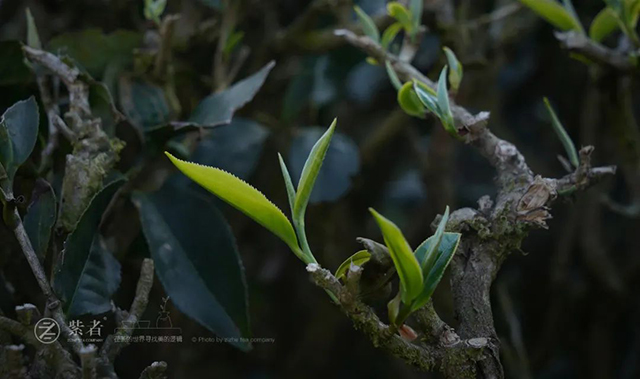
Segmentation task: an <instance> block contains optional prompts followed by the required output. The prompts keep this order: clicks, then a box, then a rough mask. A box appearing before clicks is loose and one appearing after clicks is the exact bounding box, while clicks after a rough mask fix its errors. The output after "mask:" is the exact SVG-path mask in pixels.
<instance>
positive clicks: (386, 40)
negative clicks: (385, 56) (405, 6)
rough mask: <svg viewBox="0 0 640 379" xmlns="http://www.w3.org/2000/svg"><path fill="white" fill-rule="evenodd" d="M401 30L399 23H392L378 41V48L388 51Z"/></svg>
mask: <svg viewBox="0 0 640 379" xmlns="http://www.w3.org/2000/svg"><path fill="white" fill-rule="evenodd" d="M400 30H402V24H401V23H399V22H394V23H393V24H391V25H389V27H388V28H387V29H385V31H384V32H383V33H382V39H381V40H380V46H382V47H383V48H384V49H388V48H389V45H391V42H393V40H394V39H395V38H396V36H397V35H398V33H400Z"/></svg>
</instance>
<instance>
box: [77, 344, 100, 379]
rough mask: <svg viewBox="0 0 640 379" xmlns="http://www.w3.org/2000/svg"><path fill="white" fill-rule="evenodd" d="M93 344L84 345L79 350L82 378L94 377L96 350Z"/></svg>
mask: <svg viewBox="0 0 640 379" xmlns="http://www.w3.org/2000/svg"><path fill="white" fill-rule="evenodd" d="M97 351H98V349H97V348H96V346H95V345H88V346H85V347H84V348H83V349H82V351H81V352H80V365H81V367H82V379H96V352H97Z"/></svg>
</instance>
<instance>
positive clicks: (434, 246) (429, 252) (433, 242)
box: [414, 206, 449, 279]
mask: <svg viewBox="0 0 640 379" xmlns="http://www.w3.org/2000/svg"><path fill="white" fill-rule="evenodd" d="M448 221H449V207H448V206H447V208H446V209H445V211H444V215H442V219H440V223H439V224H438V229H436V232H435V234H434V235H432V236H431V237H429V238H428V239H427V241H430V242H428V243H427V241H425V242H423V243H422V244H421V245H420V246H418V248H417V249H416V251H415V253H414V254H415V255H416V259H418V262H419V263H420V266H421V267H422V272H423V273H424V274H428V273H429V271H431V268H432V267H433V264H434V262H435V261H436V259H437V254H438V249H439V248H440V242H441V241H442V236H443V235H444V229H445V227H446V226H447V222H448ZM423 250H424V251H423ZM425 279H427V278H425Z"/></svg>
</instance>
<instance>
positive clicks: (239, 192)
mask: <svg viewBox="0 0 640 379" xmlns="http://www.w3.org/2000/svg"><path fill="white" fill-rule="evenodd" d="M165 154H166V155H167V156H168V157H169V159H170V160H171V162H172V163H173V164H174V165H175V166H176V167H177V168H178V169H179V170H180V171H182V172H183V173H184V174H185V175H187V176H188V177H189V178H191V179H192V180H193V181H195V182H196V183H198V184H200V185H201V186H202V187H204V188H205V189H206V190H208V191H209V192H211V193H213V194H214V195H216V196H217V197H219V198H220V199H222V200H224V201H225V202H227V203H229V204H230V205H231V206H233V207H234V208H236V209H238V210H239V211H241V212H242V213H244V214H246V215H247V216H249V217H251V218H252V219H253V220H254V221H256V222H257V223H258V224H260V225H262V226H263V227H265V228H267V229H268V230H269V231H271V232H272V233H273V234H275V235H276V236H278V237H279V238H280V239H281V240H282V241H284V242H285V243H286V244H287V245H288V246H289V248H291V250H292V251H293V252H294V253H295V254H296V255H297V256H298V257H299V258H300V259H301V260H303V261H304V262H305V263H309V262H310V261H309V259H310V257H307V256H305V255H304V254H303V253H302V251H301V250H300V247H299V246H298V240H297V238H296V233H295V232H294V230H293V226H291V223H290V222H289V220H288V219H287V217H286V216H285V215H284V213H282V211H281V210H280V209H279V208H278V207H276V206H275V205H274V204H273V203H272V202H271V201H269V200H268V199H267V198H266V196H264V195H263V194H262V192H260V191H258V190H257V189H255V188H253V187H252V186H251V185H249V184H248V183H246V182H244V181H242V180H241V179H238V178H237V177H235V176H233V175H232V174H229V173H228V172H226V171H222V170H220V169H218V168H214V167H208V166H202V165H199V164H197V163H191V162H186V161H183V160H180V159H178V158H176V157H174V156H173V155H171V154H169V153H165Z"/></svg>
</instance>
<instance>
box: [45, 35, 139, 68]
mask: <svg viewBox="0 0 640 379" xmlns="http://www.w3.org/2000/svg"><path fill="white" fill-rule="evenodd" d="M141 43H142V35H141V34H140V33H137V32H132V31H129V30H116V31H114V32H113V33H110V34H104V33H102V31H101V30H99V29H85V30H83V31H80V32H71V33H64V34H61V35H59V36H57V37H55V38H53V39H52V40H51V41H50V42H49V45H48V50H49V51H52V52H53V53H55V54H66V55H69V56H70V57H71V58H73V59H74V60H75V61H76V62H77V63H78V64H79V65H80V66H81V67H82V68H84V69H85V70H86V71H87V72H88V73H89V74H90V75H91V76H93V77H95V78H99V77H102V74H104V71H105V69H106V67H107V65H109V64H110V63H111V62H115V61H120V62H131V60H132V56H133V55H132V54H131V52H132V51H133V49H135V48H137V47H139V46H140V45H141Z"/></svg>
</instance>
